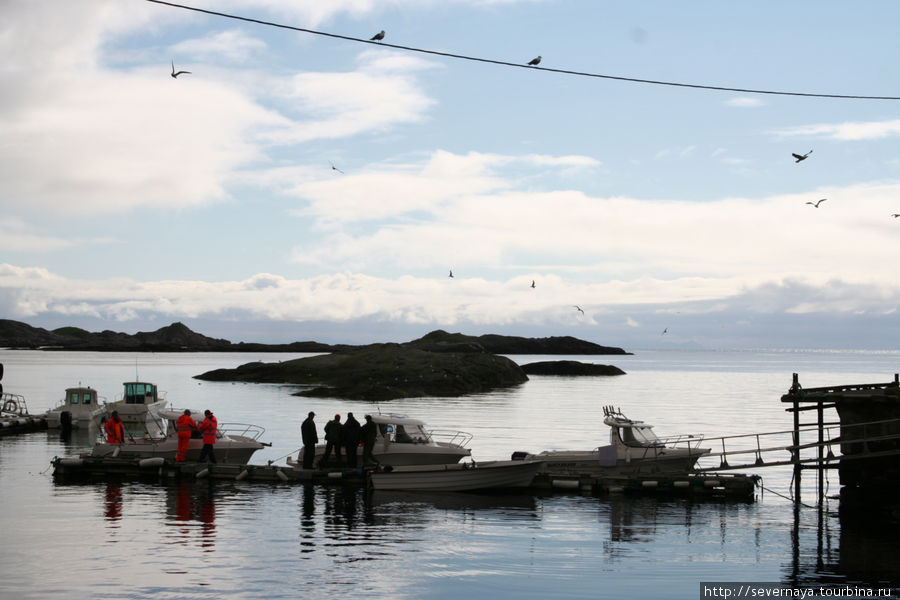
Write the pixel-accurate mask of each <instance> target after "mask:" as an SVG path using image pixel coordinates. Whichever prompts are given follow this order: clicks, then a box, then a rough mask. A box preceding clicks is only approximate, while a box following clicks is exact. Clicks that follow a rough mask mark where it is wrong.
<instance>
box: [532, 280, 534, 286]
mask: <svg viewBox="0 0 900 600" xmlns="http://www.w3.org/2000/svg"><path fill="white" fill-rule="evenodd" d="M531 287H534V279H532V280H531Z"/></svg>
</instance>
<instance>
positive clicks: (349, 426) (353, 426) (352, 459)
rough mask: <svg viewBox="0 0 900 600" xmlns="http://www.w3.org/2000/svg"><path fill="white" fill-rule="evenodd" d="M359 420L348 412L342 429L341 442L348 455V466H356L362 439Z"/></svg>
mask: <svg viewBox="0 0 900 600" xmlns="http://www.w3.org/2000/svg"><path fill="white" fill-rule="evenodd" d="M360 435H361V433H360V427H359V421H357V420H356V417H354V416H353V413H352V412H348V413H347V420H346V421H345V422H344V427H343V428H342V429H341V442H343V444H344V453H345V455H346V456H347V466H348V467H351V468H354V469H355V468H356V455H357V453H359V439H360Z"/></svg>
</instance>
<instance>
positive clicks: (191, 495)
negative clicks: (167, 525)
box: [166, 481, 217, 552]
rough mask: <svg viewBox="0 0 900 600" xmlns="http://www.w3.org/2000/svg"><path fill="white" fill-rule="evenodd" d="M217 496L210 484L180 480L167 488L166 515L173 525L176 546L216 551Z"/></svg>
mask: <svg viewBox="0 0 900 600" xmlns="http://www.w3.org/2000/svg"><path fill="white" fill-rule="evenodd" d="M216 493H217V492H216V489H215V487H214V486H213V485H210V482H209V481H205V482H191V481H181V482H178V483H177V484H175V485H174V486H170V487H168V488H167V490H166V516H167V518H168V519H169V520H170V521H171V524H172V525H174V535H175V537H176V543H179V544H191V543H196V544H198V545H199V546H200V547H201V548H203V551H204V552H213V551H214V550H215V546H216Z"/></svg>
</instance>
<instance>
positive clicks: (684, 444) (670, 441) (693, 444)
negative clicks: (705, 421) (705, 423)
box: [657, 433, 704, 450]
mask: <svg viewBox="0 0 900 600" xmlns="http://www.w3.org/2000/svg"><path fill="white" fill-rule="evenodd" d="M703 439H704V436H703V434H702V433H701V434H690V433H689V434H679V435H670V436H666V437H661V438H657V440H658V442H659V443H660V444H662V445H663V446H672V447H675V448H689V449H691V450H693V449H696V448H699V447H700V443H701V442H703Z"/></svg>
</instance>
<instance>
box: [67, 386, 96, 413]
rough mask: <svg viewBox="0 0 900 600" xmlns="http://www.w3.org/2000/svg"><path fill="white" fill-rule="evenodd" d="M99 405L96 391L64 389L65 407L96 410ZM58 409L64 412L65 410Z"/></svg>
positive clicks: (85, 388)
mask: <svg viewBox="0 0 900 600" xmlns="http://www.w3.org/2000/svg"><path fill="white" fill-rule="evenodd" d="M99 405H100V404H99V402H98V401H97V390H95V389H93V388H89V387H76V388H66V407H71V408H75V407H76V406H92V407H94V408H96V407H98V406H99ZM60 409H61V410H65V409H66V408H65V407H60ZM76 410H77V409H76Z"/></svg>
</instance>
